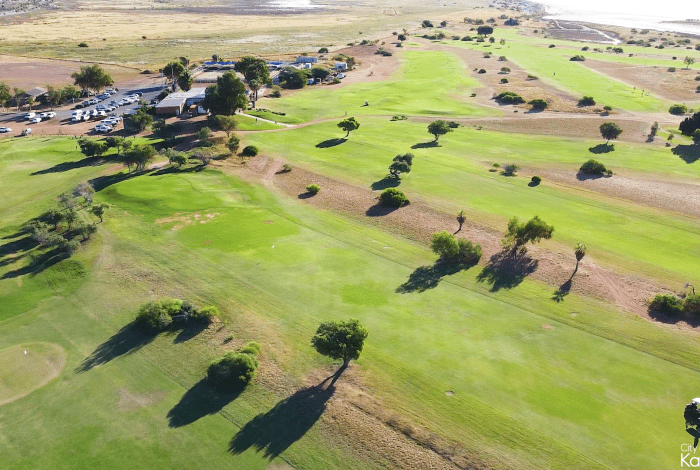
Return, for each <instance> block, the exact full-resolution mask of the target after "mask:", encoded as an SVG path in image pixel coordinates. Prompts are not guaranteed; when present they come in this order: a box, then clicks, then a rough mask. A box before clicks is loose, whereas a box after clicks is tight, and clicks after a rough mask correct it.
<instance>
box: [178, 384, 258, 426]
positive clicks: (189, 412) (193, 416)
mask: <svg viewBox="0 0 700 470" xmlns="http://www.w3.org/2000/svg"><path fill="white" fill-rule="evenodd" d="M244 389H245V385H242V386H239V387H235V388H232V389H228V390H219V389H214V388H212V387H210V386H209V385H208V384H207V381H206V379H202V380H200V381H199V382H197V383H196V384H194V386H192V388H190V389H189V390H187V391H186V392H185V394H184V395H183V396H182V398H180V402H179V403H178V404H177V405H175V406H174V407H173V408H172V409H171V410H170V411H168V425H169V426H170V427H171V428H179V427H181V426H187V425H188V424H192V423H194V422H195V421H197V420H198V419H200V418H203V417H205V416H208V415H213V414H216V413H218V412H219V411H221V410H222V409H223V407H224V406H226V405H228V404H229V403H231V402H232V401H233V400H235V399H236V398H238V396H239V395H240V394H241V392H243V390H244Z"/></svg>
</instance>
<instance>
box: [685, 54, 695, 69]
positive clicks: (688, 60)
mask: <svg viewBox="0 0 700 470" xmlns="http://www.w3.org/2000/svg"><path fill="white" fill-rule="evenodd" d="M683 63H684V64H685V68H686V70H687V69H690V66H691V65H693V64H694V63H695V59H694V58H692V57H690V56H686V57H685V59H683Z"/></svg>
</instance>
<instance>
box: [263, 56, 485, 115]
mask: <svg viewBox="0 0 700 470" xmlns="http://www.w3.org/2000/svg"><path fill="white" fill-rule="evenodd" d="M397 53H398V52H397ZM400 59H401V61H402V63H401V67H400V68H399V69H398V70H397V71H396V72H395V73H394V74H393V75H392V76H391V77H390V79H389V80H386V81H381V82H367V83H354V84H350V85H346V86H343V87H340V88H337V87H333V86H321V87H318V86H315V87H308V88H307V89H304V90H303V91H300V92H298V93H295V94H293V95H291V96H287V97H282V98H279V99H274V100H273V99H271V100H266V101H264V102H261V106H263V107H269V108H271V109H273V110H274V111H282V112H286V114H287V116H288V117H289V118H297V119H301V120H303V121H312V120H316V119H327V118H333V117H341V116H365V115H381V114H385V115H392V114H397V113H403V114H408V115H427V116H486V115H492V114H494V113H497V112H496V111H493V110H489V109H485V108H480V107H477V106H475V105H473V104H471V103H470V102H469V101H468V99H469V94H470V93H471V92H472V90H473V89H474V88H476V87H478V85H479V84H478V82H477V81H476V80H474V79H473V78H471V77H469V76H468V71H467V69H466V66H465V64H464V63H463V62H462V61H460V60H459V59H458V58H457V57H455V56H454V55H453V54H450V53H449V52H434V51H431V52H426V51H403V52H401V53H400ZM387 60H389V59H387ZM350 73H362V72H359V71H354V72H350ZM365 102H368V103H369V105H368V106H365V105H364V104H365ZM280 122H290V121H282V120H281V119H280Z"/></svg>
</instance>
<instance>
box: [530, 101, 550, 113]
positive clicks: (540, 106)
mask: <svg viewBox="0 0 700 470" xmlns="http://www.w3.org/2000/svg"><path fill="white" fill-rule="evenodd" d="M527 104H529V105H530V106H532V110H533V111H542V110H544V109H545V108H547V102H546V101H545V100H543V99H540V98H538V99H534V100H532V101H528V103H527Z"/></svg>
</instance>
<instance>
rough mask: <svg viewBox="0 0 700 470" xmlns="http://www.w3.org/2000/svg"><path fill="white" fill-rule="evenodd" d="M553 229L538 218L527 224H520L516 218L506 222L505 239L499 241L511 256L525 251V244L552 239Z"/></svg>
mask: <svg viewBox="0 0 700 470" xmlns="http://www.w3.org/2000/svg"><path fill="white" fill-rule="evenodd" d="M553 232H554V227H553V226H551V225H547V223H546V222H545V221H544V220H542V219H540V218H539V217H538V216H535V217H533V218H532V219H530V220H528V221H527V222H520V220H519V219H518V218H517V217H513V218H512V219H510V220H509V221H508V229H507V230H506V234H505V237H504V238H503V240H501V243H502V244H503V247H504V248H506V249H510V250H512V253H513V256H515V255H517V254H518V253H524V252H525V251H527V249H526V248H525V244H527V243H539V242H540V240H543V239H545V240H548V239H550V238H552V233H553Z"/></svg>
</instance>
